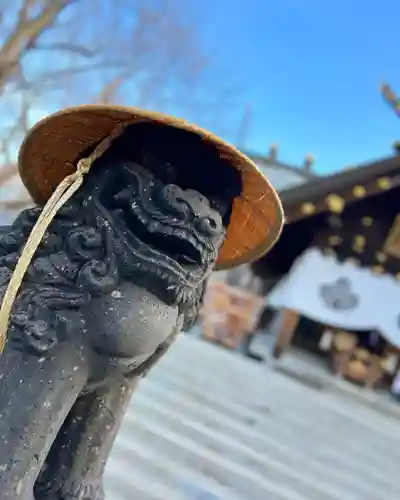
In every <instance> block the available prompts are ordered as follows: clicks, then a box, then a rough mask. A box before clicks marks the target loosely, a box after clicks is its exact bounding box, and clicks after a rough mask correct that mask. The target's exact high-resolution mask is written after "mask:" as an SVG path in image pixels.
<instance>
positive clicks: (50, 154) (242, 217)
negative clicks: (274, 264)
mask: <svg viewBox="0 0 400 500" xmlns="http://www.w3.org/2000/svg"><path fill="white" fill-rule="evenodd" d="M144 121H148V122H154V123H157V124H159V125H165V126H168V127H176V128H179V129H182V130H186V131H188V132H192V133H195V134H197V135H199V136H200V137H201V138H202V140H203V141H204V142H205V143H206V144H207V147H210V146H212V147H215V149H216V150H217V151H218V153H219V156H220V158H221V160H222V161H224V162H225V163H229V164H230V165H231V166H232V168H235V169H236V170H238V171H239V172H240V173H241V177H242V184H243V190H242V193H241V196H240V197H238V198H236V199H235V200H234V205H233V211H232V216H231V220H230V224H229V227H228V232H227V238H226V240H225V242H224V244H223V246H222V248H221V250H220V253H219V255H218V262H217V268H218V269H229V268H232V267H236V266H238V265H241V264H244V263H248V262H252V261H254V260H257V259H258V258H260V257H261V256H262V255H264V254H265V253H266V252H268V250H269V249H270V248H271V247H272V246H273V245H274V243H275V242H276V240H277V239H278V237H279V235H280V232H281V230H282V226H283V210H282V205H281V202H280V200H279V197H278V195H277V193H276V192H275V190H274V188H273V187H272V185H271V184H270V182H269V181H268V179H266V177H265V176H264V175H263V174H262V173H261V171H260V170H259V169H258V167H257V166H256V165H255V164H254V163H253V162H252V161H251V160H250V159H249V158H248V157H247V156H246V155H244V154H243V153H242V152H240V151H239V150H238V149H236V148H235V147H234V146H232V145H230V144H228V143H227V142H225V141H223V140H222V139H220V138H219V137H217V136H216V135H214V134H212V133H211V132H208V131H207V130H204V129H202V128H200V127H197V126H195V125H192V124H190V123H188V122H186V121H184V120H182V119H178V118H174V117H171V116H168V115H163V114H161V113H155V112H151V111H145V110H140V109H136V108H130V107H123V106H105V105H85V106H77V107H72V108H67V109H65V110H63V111H60V112H58V113H55V114H53V115H50V116H48V117H47V118H45V119H43V120H41V121H40V122H38V123H37V124H36V125H35V126H34V127H33V128H32V129H31V130H30V132H29V133H28V135H27V136H26V138H25V140H24V142H23V144H22V146H21V149H20V152H19V160H18V163H19V171H20V175H21V179H22V181H23V183H24V185H25V186H26V188H27V190H28V191H29V193H30V195H31V196H32V198H33V200H34V201H35V202H36V203H37V204H39V205H44V204H45V203H46V201H47V200H48V199H49V198H50V196H51V194H52V193H53V192H54V190H55V189H56V187H57V186H58V184H60V182H61V181H62V180H63V179H64V178H65V177H66V176H67V175H69V174H71V173H72V172H74V170H75V169H76V161H77V158H80V156H81V155H82V154H83V153H84V152H85V151H87V150H88V149H89V148H90V147H91V146H95V145H96V144H97V143H98V142H99V141H101V140H102V139H104V138H105V137H107V136H109V135H110V134H111V133H112V132H113V131H114V130H115V128H116V127H117V126H118V125H120V124H122V125H130V124H134V123H139V122H144Z"/></svg>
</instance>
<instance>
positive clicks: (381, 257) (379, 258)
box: [375, 252, 387, 264]
mask: <svg viewBox="0 0 400 500" xmlns="http://www.w3.org/2000/svg"><path fill="white" fill-rule="evenodd" d="M375 259H376V260H377V261H378V262H380V263H381V264H382V263H383V262H386V261H387V256H386V255H385V254H384V253H383V252H376V254H375Z"/></svg>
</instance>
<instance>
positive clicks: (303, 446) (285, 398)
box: [106, 336, 400, 500]
mask: <svg viewBox="0 0 400 500" xmlns="http://www.w3.org/2000/svg"><path fill="white" fill-rule="evenodd" d="M392 410H393V411H392V412H388V411H386V410H385V407H384V406H382V409H380V407H379V404H378V403H377V404H375V405H374V407H373V408H372V407H371V405H368V404H366V403H365V402H363V398H362V397H360V398H355V397H351V396H349V394H348V393H346V394H345V393H344V392H343V391H340V390H337V391H335V390H332V389H331V388H329V387H325V386H324V385H323V384H322V385H318V384H316V386H315V387H312V384H304V383H302V382H300V381H296V379H295V378H294V377H292V376H287V374H284V373H282V372H280V371H277V370H274V369H273V368H272V367H271V366H268V365H265V364H259V363H256V362H253V361H251V360H248V359H246V358H244V357H242V356H240V355H239V354H235V353H231V352H228V351H226V350H224V349H222V348H219V347H216V346H214V345H211V344H208V343H206V342H203V341H201V340H198V339H196V338H194V337H192V336H187V337H183V338H181V339H180V340H179V341H178V342H177V344H176V345H175V346H174V347H173V348H172V350H171V351H170V352H169V353H168V354H167V355H166V356H165V357H164V358H163V360H162V361H161V362H160V363H159V364H158V365H157V367H156V368H155V369H154V370H153V371H152V372H151V373H150V374H149V375H148V377H147V378H146V379H145V380H143V382H142V383H141V385H140V388H139V390H138V391H137V392H136V394H135V395H134V397H133V399H132V402H131V404H130V407H129V410H128V413H127V415H126V417H125V419H124V423H123V426H122V429H121V431H120V433H119V435H118V438H117V441H116V443H115V445H114V448H113V451H112V456H111V458H110V461H109V464H108V466H107V473H106V492H107V497H106V498H107V500H133V499H134V500H189V499H190V500H398V498H399V497H400V476H399V473H398V464H399V463H400V425H399V421H400V418H399V417H400V409H399V411H398V415H396V412H397V410H398V409H397V408H396V407H395V406H394V405H393V409H392Z"/></svg>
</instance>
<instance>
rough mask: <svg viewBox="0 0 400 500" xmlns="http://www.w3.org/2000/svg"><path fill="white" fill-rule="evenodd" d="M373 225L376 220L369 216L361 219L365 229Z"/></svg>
mask: <svg viewBox="0 0 400 500" xmlns="http://www.w3.org/2000/svg"><path fill="white" fill-rule="evenodd" d="M373 223H374V219H373V218H372V217H369V216H368V215H367V216H365V217H363V218H362V219H361V224H362V225H363V226H365V227H371V226H372V224H373Z"/></svg>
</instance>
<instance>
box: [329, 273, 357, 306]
mask: <svg viewBox="0 0 400 500" xmlns="http://www.w3.org/2000/svg"><path fill="white" fill-rule="evenodd" d="M319 293H320V295H321V298H322V300H323V301H324V303H325V305H326V306H327V307H328V308H329V309H333V310H334V311H350V310H352V309H355V308H356V307H357V306H358V303H359V297H358V295H356V294H355V293H354V292H353V291H352V285H351V281H350V280H349V279H348V278H338V279H337V280H336V281H335V282H333V283H330V284H324V285H321V287H320V292H319Z"/></svg>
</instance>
